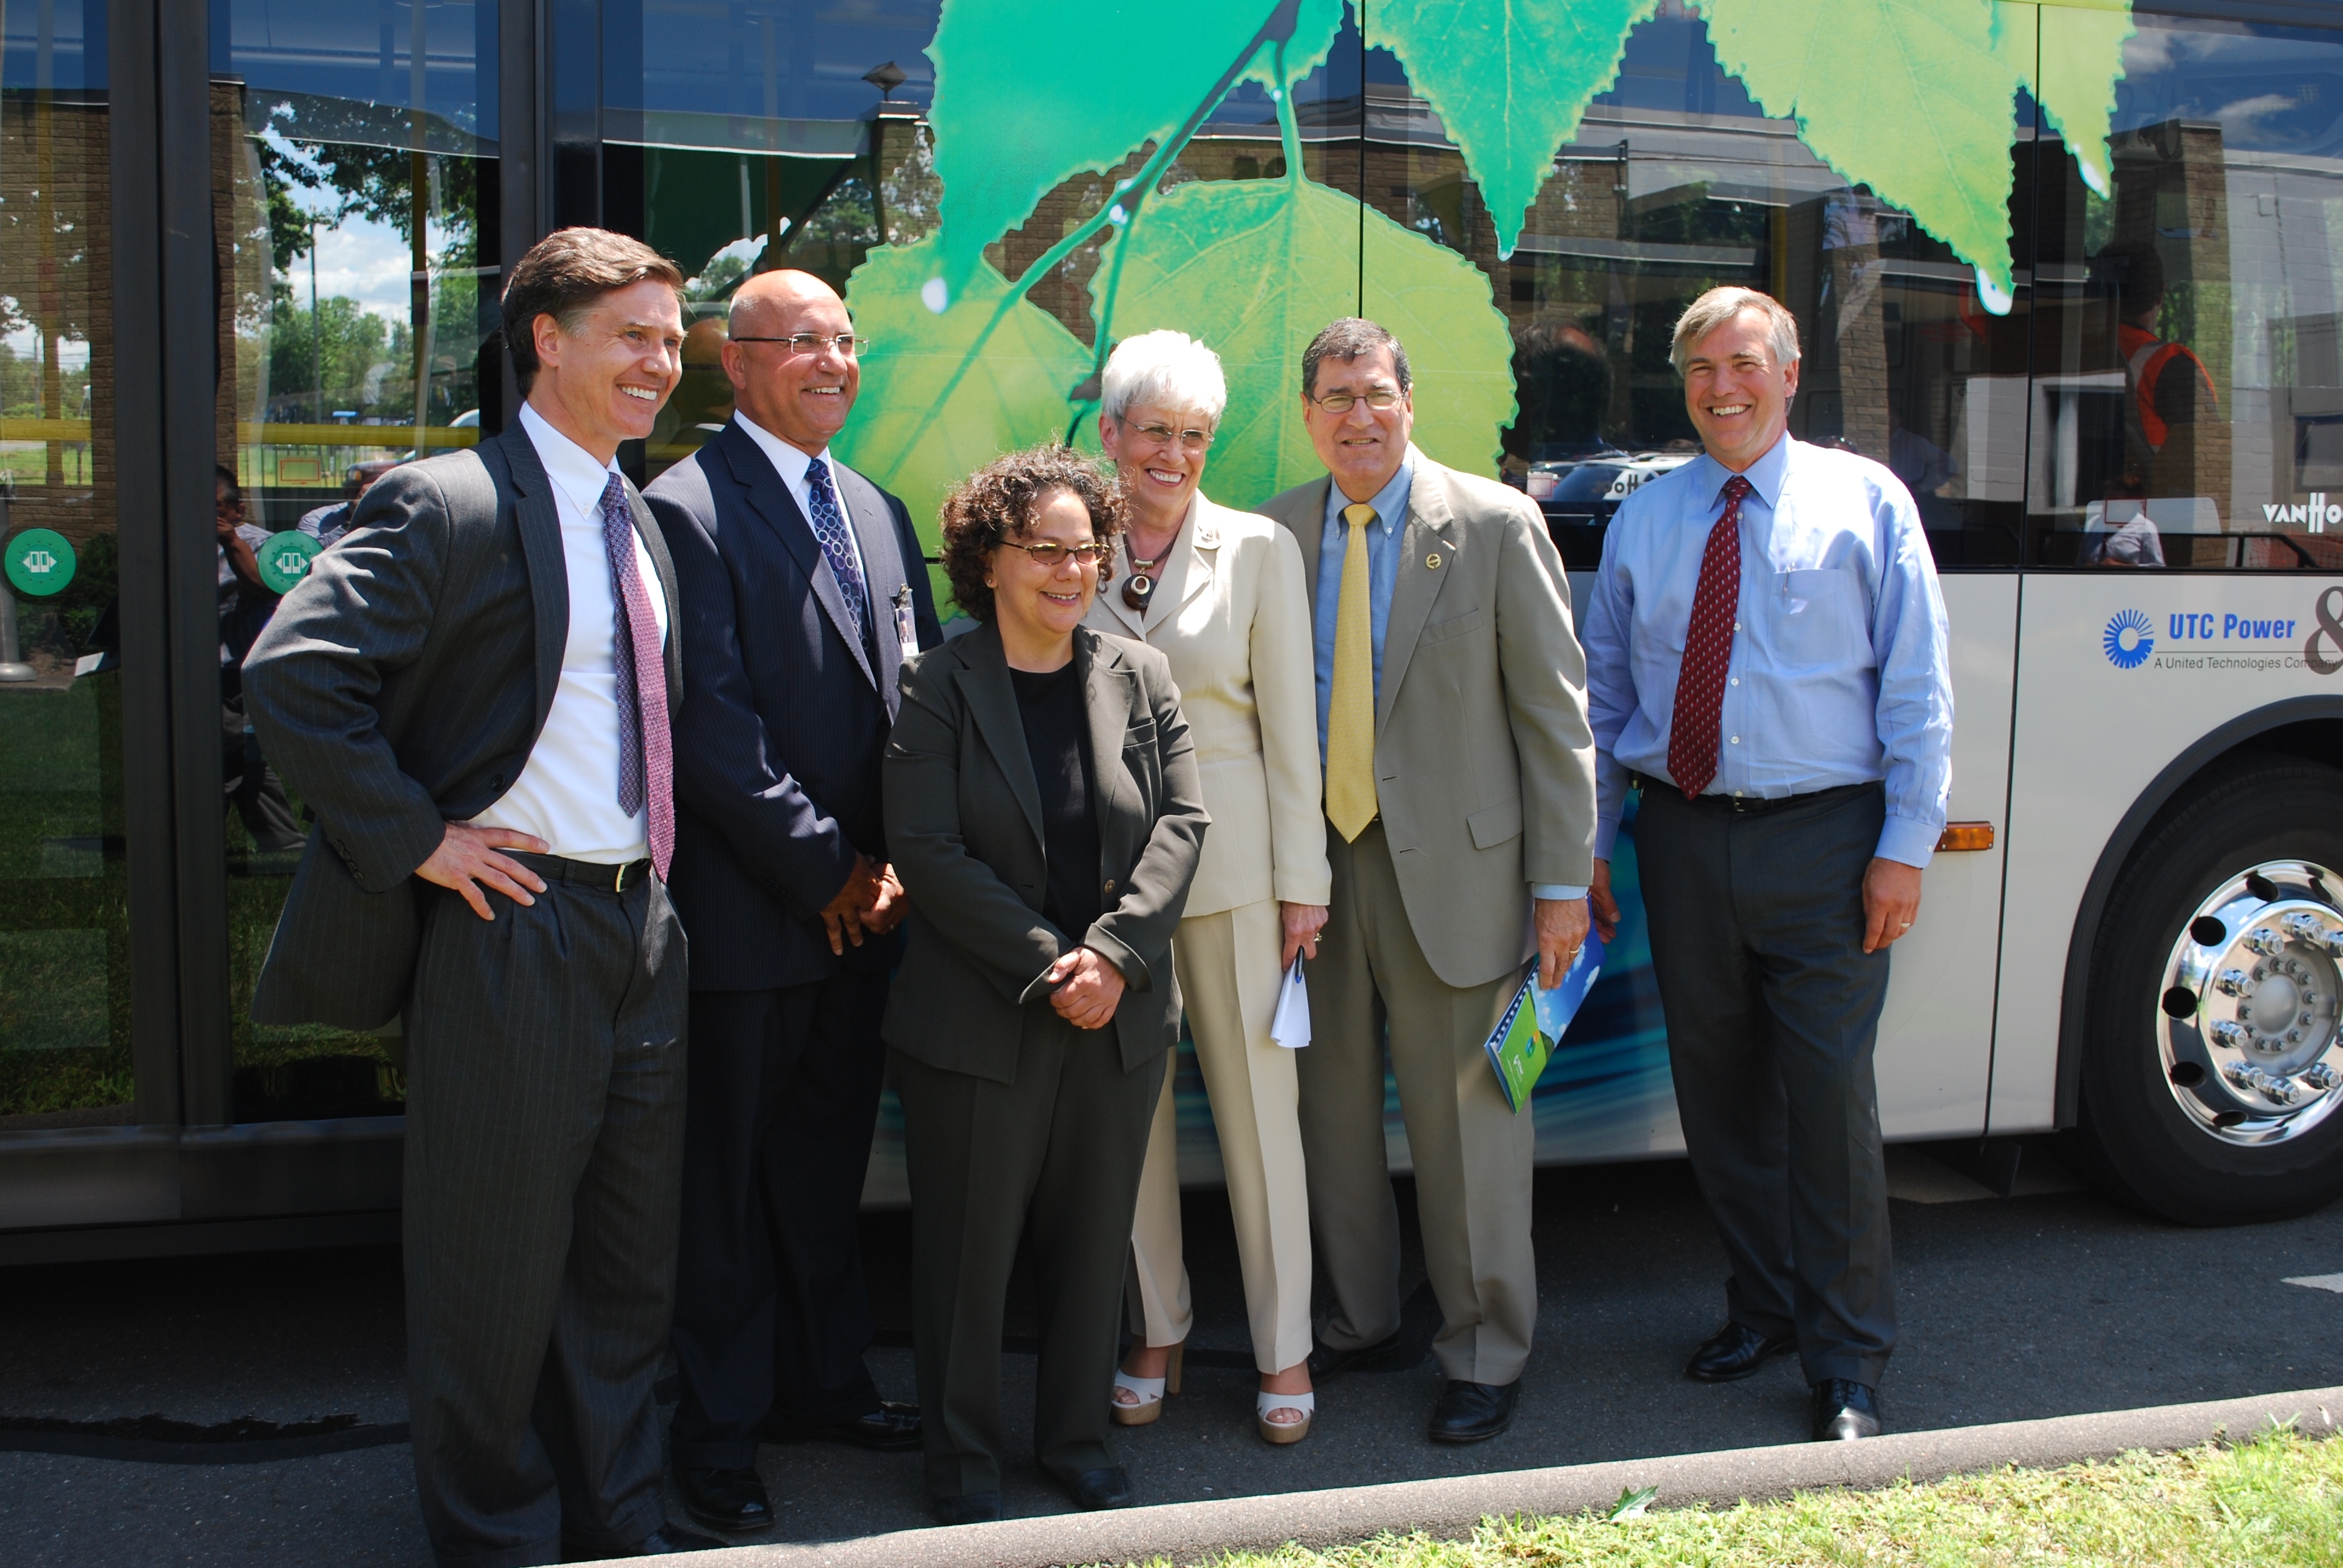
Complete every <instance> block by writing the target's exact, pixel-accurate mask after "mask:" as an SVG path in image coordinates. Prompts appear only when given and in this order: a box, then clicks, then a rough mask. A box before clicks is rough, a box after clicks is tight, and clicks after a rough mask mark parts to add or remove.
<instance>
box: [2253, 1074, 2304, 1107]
mask: <svg viewBox="0 0 2343 1568" xmlns="http://www.w3.org/2000/svg"><path fill="white" fill-rule="evenodd" d="M2261 1091H2262V1092H2263V1093H2264V1094H2267V1095H2268V1096H2269V1097H2270V1098H2271V1099H2272V1100H2275V1101H2278V1103H2279V1104H2280V1105H2292V1104H2293V1103H2294V1102H2295V1101H2298V1100H2300V1099H2301V1098H2302V1088H2301V1086H2300V1085H2299V1084H2298V1083H2296V1082H2295V1081H2294V1080H2292V1079H2291V1078H2272V1077H2270V1076H2268V1074H2264V1075H2263V1078H2262V1082H2261Z"/></svg>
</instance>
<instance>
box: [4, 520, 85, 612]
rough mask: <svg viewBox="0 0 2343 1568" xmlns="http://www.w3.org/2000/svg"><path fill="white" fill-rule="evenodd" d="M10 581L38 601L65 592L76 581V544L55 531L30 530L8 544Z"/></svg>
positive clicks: (20, 591) (19, 591)
mask: <svg viewBox="0 0 2343 1568" xmlns="http://www.w3.org/2000/svg"><path fill="white" fill-rule="evenodd" d="M6 558H7V567H8V580H9V581H10V582H11V583H13V584H15V588H16V591H17V592H18V593H21V594H29V595H31V596H32V597H33V598H48V597H49V596H50V595H51V594H55V593H63V592H64V591H65V585H66V584H67V583H70V582H71V581H73V576H74V548H73V544H72V541H70V540H68V539H67V538H65V535H63V534H61V533H58V532H57V531H56V530H55V529H54V528H26V529H25V530H24V531H23V532H22V533H20V534H18V535H16V536H15V538H12V539H10V540H9V541H8V548H7V552H6Z"/></svg>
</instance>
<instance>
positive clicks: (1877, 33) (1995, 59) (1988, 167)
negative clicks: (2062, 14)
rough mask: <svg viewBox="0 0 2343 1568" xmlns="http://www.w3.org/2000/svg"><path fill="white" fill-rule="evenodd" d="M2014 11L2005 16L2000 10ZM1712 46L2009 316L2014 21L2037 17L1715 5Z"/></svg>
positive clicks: (1809, 4)
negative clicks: (1972, 273)
mask: <svg viewBox="0 0 2343 1568" xmlns="http://www.w3.org/2000/svg"><path fill="white" fill-rule="evenodd" d="M1997 9H2000V10H2006V12H2008V13H2009V14H2008V15H1996V10H1997ZM1702 10H1703V12H1704V15H1706V16H1707V18H1708V35H1709V39H1710V42H1711V43H1713V44H1714V45H1715V47H1716V57H1717V59H1718V60H1719V61H1720V62H1721V63H1723V65H1724V66H1725V69H1726V70H1728V71H1731V72H1732V73H1734V75H1737V76H1739V77H1740V78H1741V80H1742V83H1743V84H1744V85H1745V86H1747V88H1748V89H1749V93H1750V95H1751V96H1752V97H1754V98H1755V99H1756V100H1757V102H1758V103H1759V104H1760V105H1762V106H1764V107H1765V112H1766V113H1767V114H1769V115H1783V116H1792V117H1794V118H1795V119H1796V121H1797V122H1798V135H1799V136H1800V137H1801V138H1802V139H1803V140H1804V141H1805V144H1806V146H1809V147H1811V148H1812V149H1814V152H1815V155H1816V156H1819V157H1820V158H1822V159H1823V161H1824V162H1825V163H1827V164H1829V165H1830V166H1831V167H1833V168H1835V169H1836V170H1837V171H1838V172H1839V173H1840V174H1842V175H1845V176H1846V177H1847V179H1848V180H1849V181H1850V182H1853V183H1856V184H1863V185H1868V186H1870V187H1871V188H1872V190H1873V192H1874V193H1875V194H1876V195H1877V196H1880V197H1881V199H1883V200H1885V201H1888V202H1892V203H1893V204H1895V205H1896V206H1899V207H1902V208H1903V209H1904V210H1905V211H1906V212H1908V213H1910V214H1911V215H1912V216H1913V217H1914V218H1916V220H1918V222H1919V224H1920V226H1922V227H1924V228H1926V230H1927V231H1928V232H1929V233H1930V234H1933V235H1935V236H1936V237H1937V238H1938V239H1941V240H1943V241H1944V242H1945V243H1946V245H1949V246H1952V247H1953V249H1954V251H1955V252H1956V253H1957V254H1958V255H1959V256H1960V257H1961V259H1962V260H1964V261H1966V262H1967V263H1969V264H1970V265H1971V266H1975V267H1976V269H1977V272H1978V278H1979V282H1980V284H1981V285H1983V286H1982V287H1981V288H1980V290H1979V292H1980V294H1981V295H1983V296H1984V297H1985V300H1986V306H1987V307H1988V308H1992V309H1996V310H2006V309H2007V308H2008V307H2009V297H2010V293H2011V290H2012V288H2013V286H2014V279H2013V277H2012V275H2011V271H2010V262H2009V236H2010V228H2009V193H2010V188H2011V185H2012V182H2013V178H2014V176H2013V173H2012V169H2011V165H2010V144H2011V142H2012V140H2013V137H2012V134H2011V133H2012V127H2013V124H2014V121H2013V114H2014V109H2013V102H2012V100H2013V98H2014V96H2015V95H2016V91H2017V88H2018V86H2019V85H2020V81H2021V77H2022V75H2023V73H2022V72H2021V71H2020V69H2019V66H2018V62H2017V60H2016V57H2015V55H2016V51H2015V50H2005V49H2004V48H2002V47H2001V46H2000V41H1999V39H2000V32H2001V29H2002V28H2003V27H2004V26H2007V27H2010V28H2013V29H2018V30H2022V31H2023V32H2025V33H2029V34H2030V33H2031V32H2032V31H2033V30H2034V29H2033V22H2034V16H2035V13H2034V8H2033V7H2030V6H2027V7H2015V6H2013V7H2002V8H1996V6H1995V5H1992V4H1990V3H1989V0H1706V4H1705V5H1703V6H1702Z"/></svg>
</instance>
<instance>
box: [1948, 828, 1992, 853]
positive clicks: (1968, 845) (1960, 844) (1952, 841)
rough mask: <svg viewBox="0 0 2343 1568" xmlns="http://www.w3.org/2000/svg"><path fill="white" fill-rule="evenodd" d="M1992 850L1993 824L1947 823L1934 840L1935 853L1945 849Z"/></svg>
mask: <svg viewBox="0 0 2343 1568" xmlns="http://www.w3.org/2000/svg"><path fill="white" fill-rule="evenodd" d="M1992 848H1993V824H1992V823H1990V822H1947V823H1946V824H1945V830H1944V832H1943V834H1942V835H1940V836H1939V837H1938V838H1937V839H1936V852H1937V853H1938V854H1943V853H1944V852H1945V851H1946V850H1947V849H1992Z"/></svg>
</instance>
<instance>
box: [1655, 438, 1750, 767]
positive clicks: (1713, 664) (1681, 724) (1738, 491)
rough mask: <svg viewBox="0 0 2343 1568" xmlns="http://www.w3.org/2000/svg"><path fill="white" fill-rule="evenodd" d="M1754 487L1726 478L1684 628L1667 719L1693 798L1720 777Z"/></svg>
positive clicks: (1673, 762)
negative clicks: (1720, 741)
mask: <svg viewBox="0 0 2343 1568" xmlns="http://www.w3.org/2000/svg"><path fill="white" fill-rule="evenodd" d="M1752 488H1753V486H1751V484H1750V483H1749V481H1748V480H1747V479H1745V478H1743V477H1741V476H1740V475H1738V474H1735V475H1734V476H1733V477H1731V478H1729V479H1727V480H1725V515H1724V516H1723V517H1721V518H1717V519H1716V527H1715V528H1711V529H1709V530H1708V548H1706V549H1704V550H1703V551H1702V552H1701V556H1700V584H1699V586H1698V587H1696V588H1694V589H1693V594H1692V621H1691V623H1690V624H1689V625H1687V626H1686V627H1685V628H1684V668H1683V670H1682V671H1680V672H1679V673H1678V674H1677V676H1676V711H1675V716H1674V719H1671V720H1670V721H1669V724H1668V776H1669V777H1670V778H1672V779H1674V780H1675V781H1676V788H1677V789H1681V790H1683V791H1684V799H1687V800H1689V799H1692V798H1693V797H1694V796H1695V795H1698V794H1699V793H1700V792H1701V791H1702V790H1704V789H1707V788H1708V784H1709V780H1710V779H1714V778H1715V777H1716V739H1717V728H1718V726H1717V719H1718V716H1719V715H1720V714H1722V713H1723V712H1724V711H1725V668H1726V667H1727V666H1729V665H1731V664H1732V662H1733V618H1734V616H1735V613H1736V612H1737V610H1738V609H1739V608H1740V604H1741V498H1743V497H1744V496H1746V495H1747V494H1748V493H1749V492H1750V490H1751V489H1752Z"/></svg>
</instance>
